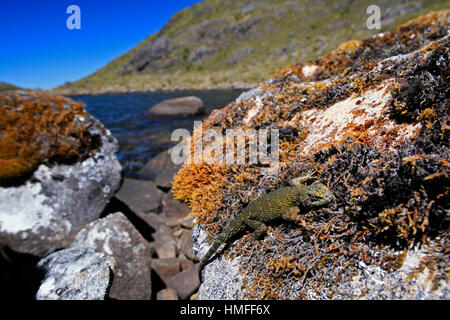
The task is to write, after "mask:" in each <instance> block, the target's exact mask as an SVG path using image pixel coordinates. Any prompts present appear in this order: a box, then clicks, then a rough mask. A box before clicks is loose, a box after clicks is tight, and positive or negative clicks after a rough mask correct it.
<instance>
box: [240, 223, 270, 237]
mask: <svg viewBox="0 0 450 320" xmlns="http://www.w3.org/2000/svg"><path fill="white" fill-rule="evenodd" d="M245 224H246V225H247V226H249V227H250V228H251V229H253V230H254V231H253V235H252V237H253V239H254V240H258V239H261V238H262V237H263V236H264V235H265V234H266V231H267V228H266V225H265V224H264V223H262V222H261V221H257V220H251V219H249V220H247V221H246V222H245Z"/></svg>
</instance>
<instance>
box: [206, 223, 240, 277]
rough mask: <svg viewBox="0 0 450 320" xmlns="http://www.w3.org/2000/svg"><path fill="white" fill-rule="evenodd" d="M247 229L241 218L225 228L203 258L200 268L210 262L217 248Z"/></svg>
mask: <svg viewBox="0 0 450 320" xmlns="http://www.w3.org/2000/svg"><path fill="white" fill-rule="evenodd" d="M244 229H245V224H244V223H242V221H241V220H240V219H236V220H234V221H233V222H232V223H231V224H230V225H229V226H228V228H226V229H225V231H223V232H222V233H221V234H219V236H218V237H217V239H216V241H214V243H213V244H212V246H211V248H209V250H208V252H207V253H206V255H205V257H204V258H203V260H202V262H200V269H203V267H204V266H205V265H206V264H207V263H208V260H209V258H211V256H212V255H213V254H214V253H215V252H216V250H217V249H218V248H219V247H220V246H221V245H222V244H224V243H228V242H229V241H230V239H231V238H232V237H233V236H235V235H236V234H238V233H239V232H241V231H243V230H244Z"/></svg>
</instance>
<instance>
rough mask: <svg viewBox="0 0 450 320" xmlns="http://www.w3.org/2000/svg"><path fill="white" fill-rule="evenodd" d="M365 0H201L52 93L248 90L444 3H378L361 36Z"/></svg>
mask: <svg viewBox="0 0 450 320" xmlns="http://www.w3.org/2000/svg"><path fill="white" fill-rule="evenodd" d="M372 2H373V1H371V0H358V1H355V0H322V1H300V0H298V1H286V0H282V1H281V0H278V1H274V0H257V1H242V0H226V1H223V0H222V1H221V0H205V1H204V2H201V3H198V4H196V5H194V6H192V7H190V8H187V9H185V10H182V11H180V12H178V13H177V14H175V15H174V16H173V17H172V18H171V19H170V21H169V22H168V23H167V24H166V25H165V26H164V27H163V28H162V29H161V30H160V31H158V32H157V33H155V34H153V35H151V36H149V37H148V38H147V39H145V40H144V41H143V42H141V43H139V44H138V45H137V46H136V47H135V48H133V49H132V50H130V51H129V52H127V53H125V54H123V55H122V56H120V57H118V58H116V59H115V60H113V61H111V62H110V63H108V64H107V65H106V66H105V67H103V68H101V69H99V70H98V71H97V72H95V73H93V74H92V75H90V76H88V77H85V78H83V79H81V80H79V81H77V82H73V83H66V84H64V85H63V86H61V87H58V88H56V89H54V91H56V92H60V93H66V94H67V93H86V92H91V93H98V92H107V91H130V90H152V89H181V88H191V89H194V88H195V89H200V88H211V87H221V86H222V87H230V86H233V85H234V86H241V85H251V84H253V83H257V82H260V81H262V80H263V79H267V78H268V77H270V75H272V74H273V72H274V71H275V70H276V69H279V68H282V67H285V66H287V65H289V64H294V63H297V62H307V61H309V60H312V59H315V58H317V57H318V56H321V55H323V54H325V53H327V52H329V51H331V50H332V49H334V48H336V47H337V46H338V44H340V43H342V42H344V41H348V40H350V39H356V40H360V39H363V38H366V37H367V36H370V35H372V34H375V33H379V32H384V31H388V30H392V29H394V28H395V27H396V26H397V25H398V24H400V23H403V22H405V21H407V20H409V19H411V18H412V17H416V16H419V15H421V14H424V13H428V12H429V11H430V10H439V9H443V8H449V7H450V0H401V1H395V2H393V1H389V0H383V1H378V2H377V5H378V6H379V7H380V8H381V14H382V29H381V30H368V28H367V26H366V21H367V18H368V15H367V13H366V9H367V7H368V6H369V5H371V4H372Z"/></svg>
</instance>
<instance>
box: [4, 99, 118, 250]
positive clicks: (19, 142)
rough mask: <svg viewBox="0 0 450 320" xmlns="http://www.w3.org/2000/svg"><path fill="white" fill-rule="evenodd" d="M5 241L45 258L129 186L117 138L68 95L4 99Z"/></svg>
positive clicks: (5, 244)
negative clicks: (125, 183) (123, 183)
mask: <svg viewBox="0 0 450 320" xmlns="http://www.w3.org/2000/svg"><path fill="white" fill-rule="evenodd" d="M0 104H1V112H0V244H1V246H8V247H9V248H10V249H12V250H14V251H16V252H21V253H29V254H33V255H36V256H44V255H46V254H48V253H51V252H53V251H55V250H56V249H60V248H64V247H65V246H67V245H68V244H69V243H70V242H71V239H72V237H73V236H74V235H75V233H76V232H77V231H78V230H79V229H80V228H81V227H83V226H84V225H85V224H86V223H89V222H91V221H93V220H95V219H97V218H98V217H99V216H100V214H101V213H102V211H103V209H104V208H105V206H106V204H107V202H108V200H109V199H110V198H111V197H112V195H113V194H114V192H115V190H116V189H117V188H118V187H119V184H120V181H121V170H122V167H121V165H120V163H119V162H118V161H117V158H116V152H117V151H118V143H117V140H116V139H114V137H113V136H112V135H111V132H109V130H107V129H105V128H104V127H103V125H102V124H101V123H100V122H99V121H98V120H96V119H95V118H94V117H92V116H91V115H90V114H88V113H87V112H86V111H85V110H84V105H83V104H81V103H76V102H74V101H73V100H71V99H69V98H65V97H55V96H50V95H46V94H40V93H34V92H23V91H16V92H7V93H5V94H0Z"/></svg>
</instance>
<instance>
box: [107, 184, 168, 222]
mask: <svg viewBox="0 0 450 320" xmlns="http://www.w3.org/2000/svg"><path fill="white" fill-rule="evenodd" d="M163 196H164V192H162V191H161V190H159V189H158V188H157V186H156V184H155V183H153V182H152V181H146V180H138V179H131V178H125V179H123V184H122V186H121V187H120V189H119V191H118V192H117V193H116V194H115V197H116V198H117V199H119V200H120V201H121V202H123V203H124V204H126V205H127V206H128V207H129V208H130V209H131V210H132V211H133V212H134V213H136V214H137V215H139V216H140V217H141V218H143V219H144V220H145V215H146V214H148V213H151V212H157V211H159V209H160V207H161V199H162V198H163Z"/></svg>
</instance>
